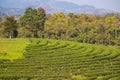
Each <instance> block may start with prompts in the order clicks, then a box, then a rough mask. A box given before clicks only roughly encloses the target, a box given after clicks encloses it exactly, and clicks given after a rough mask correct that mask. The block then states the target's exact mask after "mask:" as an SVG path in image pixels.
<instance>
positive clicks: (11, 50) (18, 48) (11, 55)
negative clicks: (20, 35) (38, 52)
mask: <svg viewBox="0 0 120 80" xmlns="http://www.w3.org/2000/svg"><path fill="white" fill-rule="evenodd" d="M28 43H29V40H28V39H5V38H0V59H10V60H13V59H21V58H23V57H24V56H23V52H24V50H25V47H26V46H27V44H28Z"/></svg>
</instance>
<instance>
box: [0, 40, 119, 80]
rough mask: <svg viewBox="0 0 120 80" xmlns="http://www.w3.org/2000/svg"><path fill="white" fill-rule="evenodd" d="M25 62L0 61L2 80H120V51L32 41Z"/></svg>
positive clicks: (68, 43) (69, 43)
mask: <svg viewBox="0 0 120 80" xmlns="http://www.w3.org/2000/svg"><path fill="white" fill-rule="evenodd" d="M30 42H31V44H29V45H28V46H27V47H26V52H24V57H25V58H23V59H17V60H14V61H10V60H6V59H4V60H3V59H1V60H0V80H120V49H117V48H116V47H108V46H107V47H106V46H102V45H92V44H85V43H77V42H69V41H59V40H47V39H30Z"/></svg>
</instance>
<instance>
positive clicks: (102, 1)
mask: <svg viewBox="0 0 120 80" xmlns="http://www.w3.org/2000/svg"><path fill="white" fill-rule="evenodd" d="M56 1H67V2H73V3H76V4H79V5H92V6H94V7H96V8H104V9H109V10H114V11H118V12H120V5H119V4H120V0H56Z"/></svg>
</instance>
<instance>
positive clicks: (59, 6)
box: [0, 0, 114, 15]
mask: <svg viewBox="0 0 120 80" xmlns="http://www.w3.org/2000/svg"><path fill="white" fill-rule="evenodd" d="M0 7H1V8H0V11H1V12H3V13H6V14H22V13H23V12H24V11H25V9H26V8H27V7H33V8H39V7H43V8H44V9H45V10H46V12H47V13H55V12H64V13H70V12H72V13H88V14H98V15H102V14H106V13H113V12H114V11H112V10H107V9H97V8H95V7H94V6H89V5H81V6H80V5H77V4H74V3H70V2H65V1H56V0H2V1H1V2H0Z"/></svg>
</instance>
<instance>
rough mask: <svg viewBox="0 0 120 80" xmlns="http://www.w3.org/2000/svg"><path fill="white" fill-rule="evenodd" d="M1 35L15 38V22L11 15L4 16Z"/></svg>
mask: <svg viewBox="0 0 120 80" xmlns="http://www.w3.org/2000/svg"><path fill="white" fill-rule="evenodd" d="M2 32H3V36H4V37H7V38H16V37H17V35H18V32H17V22H16V20H15V19H14V17H13V16H6V17H5V20H4V21H3V23H2Z"/></svg>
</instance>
